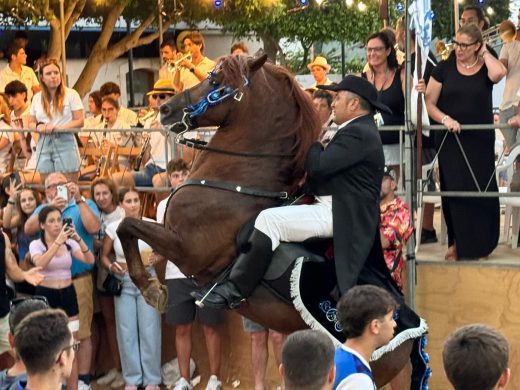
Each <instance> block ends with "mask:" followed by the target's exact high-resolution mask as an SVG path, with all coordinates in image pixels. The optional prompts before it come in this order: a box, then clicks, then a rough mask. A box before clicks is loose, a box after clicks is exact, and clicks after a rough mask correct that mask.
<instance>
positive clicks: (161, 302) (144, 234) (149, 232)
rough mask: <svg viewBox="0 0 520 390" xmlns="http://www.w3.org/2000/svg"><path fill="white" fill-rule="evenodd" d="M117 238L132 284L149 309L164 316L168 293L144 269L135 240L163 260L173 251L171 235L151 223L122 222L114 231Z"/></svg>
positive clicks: (128, 220)
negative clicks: (159, 255)
mask: <svg viewBox="0 0 520 390" xmlns="http://www.w3.org/2000/svg"><path fill="white" fill-rule="evenodd" d="M117 235H118V236H119V239H120V240H121V246H122V247H123V252H124V253H125V258H126V262H127V265H128V272H129V274H130V277H131V278H132V281H133V282H134V283H135V285H136V286H137V288H138V289H139V290H140V291H141V293H142V294H143V297H144V299H145V300H146V302H147V303H148V304H149V305H151V306H153V307H155V308H156V309H157V310H159V311H161V312H164V311H165V309H166V304H167V301H168V293H167V289H166V287H165V286H163V285H162V284H161V283H159V281H158V280H157V279H156V278H152V277H151V275H150V274H149V273H148V272H147V271H146V269H145V268H144V265H143V262H142V261H141V254H140V253H139V247H138V239H141V240H143V241H144V242H146V243H147V244H149V245H150V246H151V247H152V248H153V249H154V250H156V251H157V253H159V254H161V255H163V256H166V255H167V252H166V248H167V247H169V250H170V251H171V250H172V239H171V237H170V236H171V235H172V232H170V231H168V230H166V229H165V228H164V226H162V225H159V224H157V223H154V222H147V221H143V220H140V219H135V218H125V219H124V220H123V221H122V222H121V224H120V225H119V227H118V229H117ZM166 243H169V245H166Z"/></svg>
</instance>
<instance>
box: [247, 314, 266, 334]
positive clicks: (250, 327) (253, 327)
mask: <svg viewBox="0 0 520 390" xmlns="http://www.w3.org/2000/svg"><path fill="white" fill-rule="evenodd" d="M242 324H243V325H244V330H245V331H246V332H248V333H256V332H265V331H266V330H269V329H266V328H264V327H263V326H262V325H260V324H259V323H257V322H254V321H251V320H250V319H249V318H246V317H242Z"/></svg>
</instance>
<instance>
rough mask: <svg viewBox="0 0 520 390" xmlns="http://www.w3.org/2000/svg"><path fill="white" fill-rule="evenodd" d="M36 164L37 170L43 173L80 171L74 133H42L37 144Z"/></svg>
mask: <svg viewBox="0 0 520 390" xmlns="http://www.w3.org/2000/svg"><path fill="white" fill-rule="evenodd" d="M36 164H37V165H36V170H37V171H38V172H42V173H51V172H65V173H66V172H77V171H79V150H78V145H77V143H76V140H75V139H74V134H64V133H61V134H60V133H54V134H50V135H49V134H47V135H43V134H42V135H41V136H40V139H39V140H38V145H37V146H36Z"/></svg>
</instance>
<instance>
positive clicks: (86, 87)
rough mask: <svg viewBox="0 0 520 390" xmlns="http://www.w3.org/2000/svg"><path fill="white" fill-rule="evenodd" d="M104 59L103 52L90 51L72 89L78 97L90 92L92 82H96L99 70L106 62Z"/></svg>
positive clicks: (104, 54)
mask: <svg viewBox="0 0 520 390" xmlns="http://www.w3.org/2000/svg"><path fill="white" fill-rule="evenodd" d="M106 57H107V56H106V53H105V52H104V51H92V52H91V53H90V55H89V56H88V59H87V63H86V64H85V67H84V68H83V70H82V71H81V74H80V76H79V78H78V81H76V84H74V87H73V88H74V89H75V90H76V91H77V92H78V93H79V96H81V97H83V96H85V95H86V94H87V93H89V92H90V90H91V89H92V85H93V84H94V81H96V76H97V74H98V72H99V69H100V68H101V67H102V66H103V64H105V63H107V62H108V60H107V59H106Z"/></svg>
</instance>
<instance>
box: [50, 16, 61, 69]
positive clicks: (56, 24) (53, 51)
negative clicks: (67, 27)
mask: <svg viewBox="0 0 520 390" xmlns="http://www.w3.org/2000/svg"><path fill="white" fill-rule="evenodd" d="M49 25H50V27H51V32H50V34H49V47H48V48H47V57H48V58H56V59H57V60H59V59H60V58H61V30H60V28H61V27H60V21H59V20H58V19H53V20H51V21H50V23H49Z"/></svg>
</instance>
